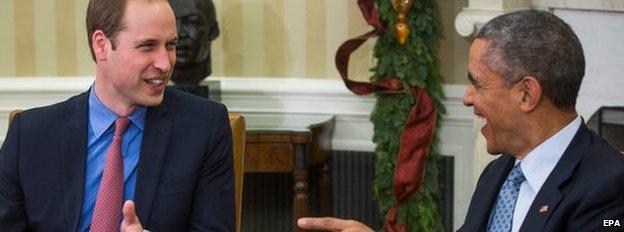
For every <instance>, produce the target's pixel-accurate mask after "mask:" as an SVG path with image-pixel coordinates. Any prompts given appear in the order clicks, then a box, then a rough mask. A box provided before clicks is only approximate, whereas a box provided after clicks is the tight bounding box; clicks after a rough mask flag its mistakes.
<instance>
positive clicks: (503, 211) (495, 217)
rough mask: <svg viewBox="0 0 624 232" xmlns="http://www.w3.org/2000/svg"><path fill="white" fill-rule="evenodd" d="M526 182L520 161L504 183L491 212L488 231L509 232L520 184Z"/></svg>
mask: <svg viewBox="0 0 624 232" xmlns="http://www.w3.org/2000/svg"><path fill="white" fill-rule="evenodd" d="M522 182H524V175H523V174H522V169H521V168H520V163H518V164H516V166H515V167H514V168H513V169H511V172H509V175H508V176H507V180H505V183H503V187H501V189H500V192H498V199H496V205H494V210H493V211H492V213H491V214H490V223H489V224H488V228H487V231H488V232H509V231H511V225H512V220H513V214H514V208H515V207H516V200H517V199H518V193H519V192H520V185H521V184H522Z"/></svg>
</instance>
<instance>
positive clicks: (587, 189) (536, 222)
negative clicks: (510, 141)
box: [458, 124, 624, 232]
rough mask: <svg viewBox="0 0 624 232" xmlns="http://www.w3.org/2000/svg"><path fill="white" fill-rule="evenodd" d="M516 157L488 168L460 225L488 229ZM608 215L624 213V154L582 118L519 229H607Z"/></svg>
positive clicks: (620, 216) (501, 159)
mask: <svg viewBox="0 0 624 232" xmlns="http://www.w3.org/2000/svg"><path fill="white" fill-rule="evenodd" d="M514 163H515V158H513V157H511V156H507V155H502V156H501V157H499V158H498V159H496V160H494V161H492V162H491V163H490V164H489V165H488V166H487V167H486V168H485V170H484V171H483V173H482V174H481V177H479V181H478V182H477V187H476V190H475V192H474V194H473V196H472V200H471V202H470V207H469V208H468V213H467V215H466V221H465V222H464V225H463V226H462V227H461V228H460V229H459V230H458V231H485V230H486V227H487V223H488V220H489V216H490V210H491V208H492V207H493V205H494V202H495V201H496V198H497V197H498V191H499V190H500V188H501V186H502V184H503V182H504V181H505V178H506V177H507V175H508V174H509V172H510V171H511V169H512V168H513V166H514ZM545 206H547V210H545V212H540V211H544V210H543V209H545ZM540 209H542V210H540ZM605 219H613V220H615V219H617V220H620V223H622V219H624V157H623V156H622V155H621V154H620V153H619V152H617V151H615V150H614V149H613V148H612V147H611V146H610V145H609V144H607V143H606V142H605V141H604V140H603V139H602V138H601V137H600V136H599V135H597V134H595V133H594V132H592V131H590V130H589V129H588V128H587V127H586V126H585V125H584V124H582V125H581V127H580V128H579V130H578V131H577V132H576V135H575V136H574V138H573V139H572V142H571V143H570V145H569V146H568V147H567V149H566V150H565V152H564V153H563V156H562V157H561V159H560V160H559V162H558V163H557V165H556V166H555V168H554V169H553V171H552V172H551V173H550V175H549V176H548V177H547V179H546V182H544V185H543V186H542V188H541V189H540V190H539V192H538V193H537V195H536V196H535V200H533V203H532V204H531V206H530V208H529V211H528V212H527V215H526V217H525V218H524V222H523V223H522V226H521V227H520V231H527V232H534V231H575V232H580V231H605V230H609V228H607V227H603V220H605ZM623 228H624V227H620V228H611V229H619V230H621V229H623Z"/></svg>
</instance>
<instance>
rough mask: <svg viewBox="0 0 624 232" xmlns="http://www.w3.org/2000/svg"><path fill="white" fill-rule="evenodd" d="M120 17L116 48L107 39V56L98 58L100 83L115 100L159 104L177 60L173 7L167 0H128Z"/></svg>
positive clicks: (116, 101) (149, 104) (120, 102)
mask: <svg viewBox="0 0 624 232" xmlns="http://www.w3.org/2000/svg"><path fill="white" fill-rule="evenodd" d="M123 17H124V19H123V25H124V29H123V30H122V31H120V32H119V33H118V35H117V37H116V42H117V47H116V49H115V50H113V49H112V47H111V42H110V40H108V42H107V45H106V46H107V47H106V52H105V57H106V59H105V60H98V64H97V65H98V75H101V76H102V77H103V80H102V81H101V82H100V83H102V84H103V85H105V87H104V88H103V89H105V95H107V97H108V98H109V99H110V100H113V101H114V102H115V103H116V104H127V105H128V106H137V105H139V106H154V105H158V104H160V103H161V102H162V99H163V94H164V89H165V86H166V85H167V82H168V81H169V79H170V78H171V73H172V71H173V66H174V64H175V62H176V54H175V46H176V41H177V32H176V24H175V17H174V15H173V11H172V10H171V7H169V4H168V3H167V2H166V1H145V0H129V1H128V3H127V6H126V9H125V12H124V16H123ZM96 84H98V83H97V82H96Z"/></svg>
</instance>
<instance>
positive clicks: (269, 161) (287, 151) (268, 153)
mask: <svg viewBox="0 0 624 232" xmlns="http://www.w3.org/2000/svg"><path fill="white" fill-rule="evenodd" d="M250 137H251V136H250ZM246 145H247V147H246V148H245V172H291V171H292V170H293V163H294V161H293V159H294V156H293V155H292V154H293V153H294V151H293V146H292V144H290V143H258V142H252V141H251V139H248V140H247V144H246Z"/></svg>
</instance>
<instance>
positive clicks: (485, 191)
mask: <svg viewBox="0 0 624 232" xmlns="http://www.w3.org/2000/svg"><path fill="white" fill-rule="evenodd" d="M500 159H501V160H500V162H498V163H496V164H492V167H491V168H490V170H487V173H485V175H486V176H483V177H482V178H481V179H482V181H481V182H480V184H479V186H477V190H478V191H475V193H474V195H473V198H474V199H473V203H471V205H470V209H471V210H470V211H469V212H468V213H469V214H470V215H468V217H473V223H471V224H472V225H474V226H478V227H477V228H473V229H474V230H472V229H468V230H467V231H485V229H486V227H487V223H488V221H489V218H490V210H491V209H492V207H493V206H494V202H496V198H497V197H498V191H499V190H500V188H501V186H502V185H503V182H504V181H505V179H506V177H507V175H508V173H509V172H510V171H511V169H512V168H513V165H514V161H515V159H514V158H513V157H512V156H508V155H503V156H502V157H501V158H500Z"/></svg>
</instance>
